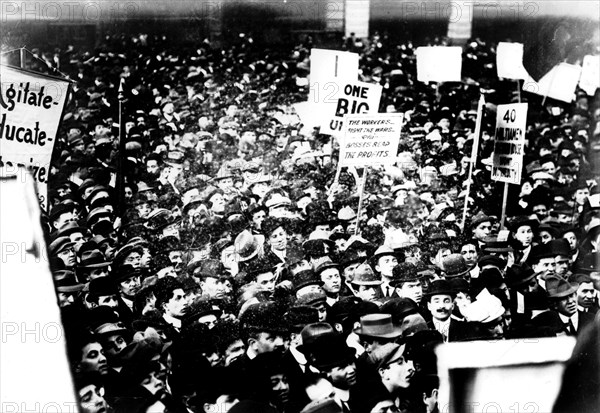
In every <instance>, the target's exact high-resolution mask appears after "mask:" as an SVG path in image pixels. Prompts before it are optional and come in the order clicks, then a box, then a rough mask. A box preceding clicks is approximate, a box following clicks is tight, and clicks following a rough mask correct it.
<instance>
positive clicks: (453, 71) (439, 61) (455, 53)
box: [416, 46, 462, 82]
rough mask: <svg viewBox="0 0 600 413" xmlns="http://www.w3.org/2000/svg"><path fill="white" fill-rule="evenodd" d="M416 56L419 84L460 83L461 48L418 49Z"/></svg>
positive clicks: (436, 47) (435, 47)
mask: <svg viewBox="0 0 600 413" xmlns="http://www.w3.org/2000/svg"><path fill="white" fill-rule="evenodd" d="M416 54H417V80H418V81H419V82H460V81H461V71H462V48H461V47H443V46H433V47H418V48H417V50H416Z"/></svg>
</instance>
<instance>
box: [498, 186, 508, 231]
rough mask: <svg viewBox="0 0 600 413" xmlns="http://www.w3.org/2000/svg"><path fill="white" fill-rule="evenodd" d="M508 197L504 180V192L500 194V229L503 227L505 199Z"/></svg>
mask: <svg viewBox="0 0 600 413" xmlns="http://www.w3.org/2000/svg"><path fill="white" fill-rule="evenodd" d="M507 198H508V183H507V182H504V194H503V195H502V216H501V217H500V229H504V228H505V227H504V221H505V220H506V200H507Z"/></svg>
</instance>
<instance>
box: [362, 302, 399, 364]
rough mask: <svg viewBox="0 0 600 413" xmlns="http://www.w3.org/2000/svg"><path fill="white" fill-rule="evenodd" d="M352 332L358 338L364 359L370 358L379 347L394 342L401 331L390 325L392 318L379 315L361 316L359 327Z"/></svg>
mask: <svg viewBox="0 0 600 413" xmlns="http://www.w3.org/2000/svg"><path fill="white" fill-rule="evenodd" d="M354 332H355V333H356V334H357V335H358V336H359V337H360V340H361V344H362V346H363V347H364V349H365V353H364V354H365V355H366V357H371V356H372V354H373V353H375V352H376V351H377V349H379V348H380V347H381V346H383V345H385V344H387V343H392V342H394V341H396V340H397V339H398V338H399V337H400V336H401V335H402V329H401V328H400V327H398V326H395V325H394V324H393V323H392V316H391V315H389V314H381V313H379V314H377V313H376V314H367V315H365V316H362V317H361V318H360V327H359V328H357V329H356V330H354ZM371 362H373V360H372V359H371Z"/></svg>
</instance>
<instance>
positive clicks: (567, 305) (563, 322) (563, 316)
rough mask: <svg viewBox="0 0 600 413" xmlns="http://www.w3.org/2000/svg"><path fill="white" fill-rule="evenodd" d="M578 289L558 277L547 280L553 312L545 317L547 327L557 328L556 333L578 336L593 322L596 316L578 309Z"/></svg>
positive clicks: (575, 285)
mask: <svg viewBox="0 0 600 413" xmlns="http://www.w3.org/2000/svg"><path fill="white" fill-rule="evenodd" d="M578 287H579V285H578V284H576V283H570V282H568V281H567V280H565V279H563V278H561V277H558V276H551V277H548V278H547V279H546V289H547V291H548V297H549V299H550V307H551V310H550V311H549V312H548V314H545V315H544V317H545V319H544V321H545V323H544V325H545V326H548V327H552V328H555V331H559V332H562V333H564V334H566V335H570V336H576V335H577V334H578V333H579V332H580V331H582V330H583V329H584V328H585V327H586V326H587V325H588V324H590V323H592V322H593V320H594V314H592V313H586V312H582V311H579V310H578V309H577V289H578ZM540 316H541V315H540ZM540 316H538V317H540Z"/></svg>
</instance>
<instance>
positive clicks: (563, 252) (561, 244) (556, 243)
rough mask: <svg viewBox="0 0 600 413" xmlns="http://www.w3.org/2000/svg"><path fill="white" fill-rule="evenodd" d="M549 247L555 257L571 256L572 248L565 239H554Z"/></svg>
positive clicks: (549, 243)
mask: <svg viewBox="0 0 600 413" xmlns="http://www.w3.org/2000/svg"><path fill="white" fill-rule="evenodd" d="M547 245H548V248H549V249H550V251H551V252H552V255H553V256H557V255H560V256H563V257H570V256H571V246H570V245H569V241H567V240H566V239H564V238H558V239H553V240H552V241H550V242H548V244H547Z"/></svg>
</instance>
